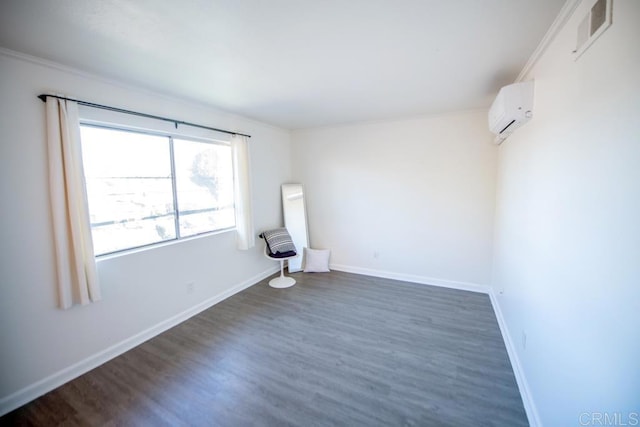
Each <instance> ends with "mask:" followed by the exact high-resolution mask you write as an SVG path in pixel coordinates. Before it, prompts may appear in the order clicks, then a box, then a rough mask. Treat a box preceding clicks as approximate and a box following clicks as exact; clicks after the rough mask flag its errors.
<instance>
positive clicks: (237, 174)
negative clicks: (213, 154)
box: [231, 135, 256, 250]
mask: <svg viewBox="0 0 640 427" xmlns="http://www.w3.org/2000/svg"><path fill="white" fill-rule="evenodd" d="M231 150H232V153H233V171H234V180H233V181H234V194H235V210H236V231H237V247H238V249H240V250H247V249H250V248H252V247H254V246H255V244H256V238H255V236H254V232H253V211H252V210H251V173H250V168H249V138H247V137H246V136H242V135H233V137H232V138H231Z"/></svg>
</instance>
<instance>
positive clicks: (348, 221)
mask: <svg viewBox="0 0 640 427" xmlns="http://www.w3.org/2000/svg"><path fill="white" fill-rule="evenodd" d="M496 161H497V148H496V146H494V145H493V144H492V142H491V136H490V134H489V133H488V130H487V122H486V111H479V112H478V111H475V112H464V113H457V114H449V115H442V116H431V117H418V118H411V119H404V120H394V121H385V122H376V123H361V124H353V125H345V126H337V127H330V128H319V129H309V130H298V131H294V132H292V162H293V164H292V168H293V177H294V178H295V179H296V180H297V181H300V182H302V183H303V184H304V185H305V189H306V195H307V209H308V217H309V234H310V241H311V245H312V246H313V247H316V248H330V249H331V251H332V252H331V263H332V264H333V265H334V268H341V269H347V270H351V271H357V272H361V273H368V274H375V275H383V276H384V275H386V276H392V277H399V278H406V279H410V280H416V281H424V282H431V283H449V282H457V284H463V285H464V284H472V285H488V284H489V283H490V273H491V271H490V270H491V268H490V263H491V253H492V235H493V228H492V223H493V215H494V205H495V169H496ZM376 255H377V257H376Z"/></svg>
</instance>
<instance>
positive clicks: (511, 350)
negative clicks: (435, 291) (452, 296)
mask: <svg viewBox="0 0 640 427" xmlns="http://www.w3.org/2000/svg"><path fill="white" fill-rule="evenodd" d="M488 293H489V299H491V305H492V306H493V311H494V313H495V314H496V320H497V321H498V326H500V332H501V333H502V340H503V341H504V345H505V347H506V348H507V354H508V355H509V360H510V361H511V368H512V369H513V374H514V375H515V377H516V383H517V384H518V390H520V397H521V398H522V404H523V405H524V410H525V412H526V413H527V418H528V419H529V425H530V426H531V427H539V426H542V423H541V422H540V416H539V415H538V410H537V408H536V405H535V402H534V401H533V395H532V394H531V390H530V389H529V382H528V381H527V378H526V377H525V375H524V370H523V369H522V365H521V364H520V359H519V358H518V353H517V352H516V347H515V345H514V344H513V340H512V339H511V335H510V334H509V329H508V328H507V323H506V321H505V319H504V316H503V315H502V309H500V303H499V302H498V298H497V297H496V294H495V292H494V290H493V288H490V290H489V292H488Z"/></svg>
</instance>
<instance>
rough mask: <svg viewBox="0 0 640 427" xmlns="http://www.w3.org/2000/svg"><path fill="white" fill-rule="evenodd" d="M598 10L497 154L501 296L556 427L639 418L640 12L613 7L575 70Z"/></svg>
mask: <svg viewBox="0 0 640 427" xmlns="http://www.w3.org/2000/svg"><path fill="white" fill-rule="evenodd" d="M591 3H592V2H589V1H587V2H583V4H580V6H579V7H578V9H577V11H576V12H575V13H574V14H573V16H572V17H571V18H570V20H569V21H568V22H567V24H566V25H565V26H564V28H563V29H562V30H561V31H560V33H559V34H558V36H557V37H556V38H555V40H554V41H553V42H552V43H551V45H550V46H549V48H548V49H547V50H546V51H545V53H544V54H543V55H542V57H541V58H540V60H539V61H538V62H537V64H536V65H535V66H534V67H533V69H532V70H531V71H530V72H529V75H527V76H526V77H525V80H529V79H535V81H536V89H535V108H534V110H535V111H534V118H533V120H532V121H531V122H530V123H529V124H527V125H526V126H524V127H523V128H521V129H520V130H518V131H517V132H516V133H515V134H514V135H513V136H512V137H511V138H509V139H508V140H507V141H506V142H505V143H504V144H502V146H501V148H500V160H499V184H498V204H497V215H496V250H495V270H494V273H495V280H494V286H495V289H496V290H500V289H504V294H503V295H501V296H499V297H498V301H499V305H500V307H501V310H502V312H503V314H504V316H505V319H506V323H507V326H508V329H509V333H510V336H511V338H512V340H513V341H514V342H515V343H517V345H516V347H517V353H518V358H519V359H520V362H521V365H522V367H523V369H524V373H525V375H526V378H527V380H528V383H529V387H530V391H531V393H532V396H533V399H534V402H535V404H536V406H537V409H538V413H539V416H540V419H541V421H542V423H543V424H544V425H547V426H559V425H563V426H569V425H580V422H581V421H582V422H584V421H589V420H590V418H589V417H590V415H587V416H584V415H582V419H581V418H580V417H581V414H583V413H585V412H589V413H590V412H594V411H595V412H608V413H609V414H610V416H616V415H615V414H616V413H617V414H619V416H620V417H621V418H620V420H621V421H619V422H618V424H616V425H634V424H628V422H629V421H630V417H632V415H631V414H630V412H631V411H635V412H636V414H637V413H638V412H640V77H639V76H640V47H639V43H640V25H638V22H639V20H640V2H638V1H637V0H615V1H614V2H613V5H614V10H613V25H612V26H611V27H610V28H609V29H608V30H607V32H605V33H604V34H603V35H602V36H601V37H600V38H599V39H598V40H597V41H596V42H595V44H593V45H592V46H591V47H590V49H589V50H587V51H586V52H585V53H584V55H583V56H582V57H581V58H580V59H579V60H578V61H576V62H574V60H573V57H572V53H571V52H572V50H573V49H574V48H575V34H576V28H577V25H578V23H579V22H580V20H581V18H582V17H583V16H584V15H585V13H586V10H587V8H588V7H589V6H590V5H591ZM523 331H524V333H526V335H527V342H526V349H525V348H523V345H522V334H523ZM610 419H611V418H610ZM638 419H640V418H636V421H637V420H638ZM631 420H632V419H631ZM622 422H625V423H626V424H622ZM589 425H595V424H589ZM607 425H613V424H607Z"/></svg>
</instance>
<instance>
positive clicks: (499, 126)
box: [489, 81, 533, 144]
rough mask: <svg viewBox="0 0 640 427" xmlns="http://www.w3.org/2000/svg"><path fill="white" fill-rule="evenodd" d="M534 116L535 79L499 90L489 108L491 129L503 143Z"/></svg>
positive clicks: (496, 141) (496, 139)
mask: <svg viewBox="0 0 640 427" xmlns="http://www.w3.org/2000/svg"><path fill="white" fill-rule="evenodd" d="M531 117H533V81H529V82H522V83H514V84H511V85H508V86H505V87H503V88H502V89H500V92H498V96H497V97H496V99H495V101H493V104H491V108H490V109H489V130H490V131H491V132H493V133H495V134H496V138H495V140H494V142H495V143H496V144H501V143H502V141H504V140H505V139H507V137H508V136H509V135H511V134H512V133H513V131H514V130H516V129H517V128H519V127H520V126H522V125H523V124H525V123H526V122H528V121H529V120H530V119H531Z"/></svg>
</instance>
